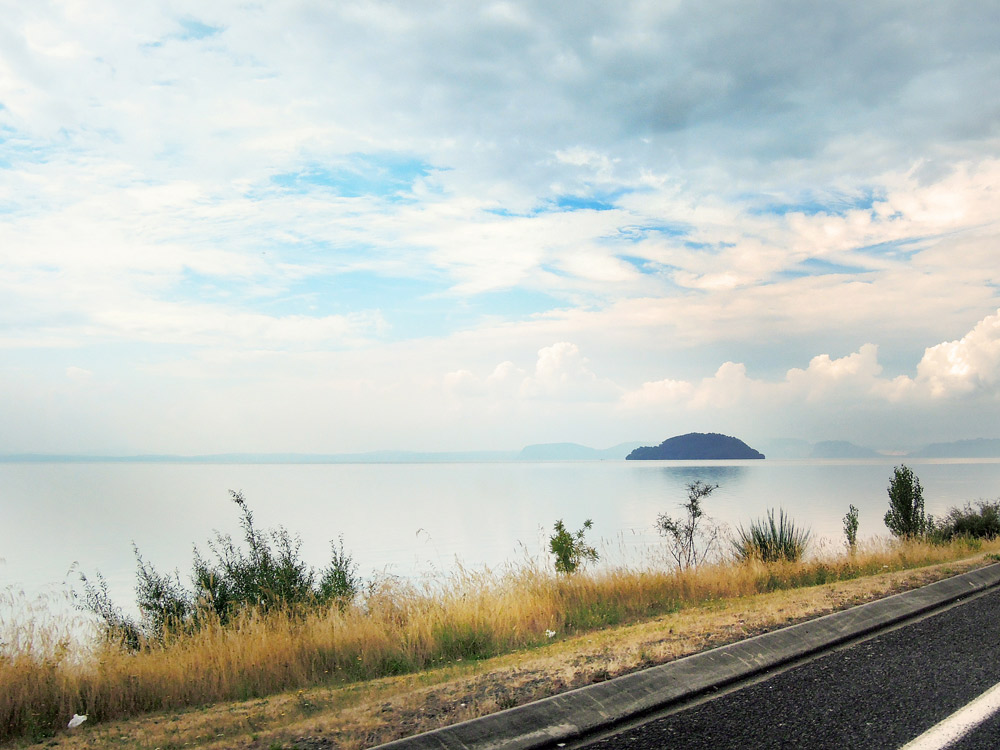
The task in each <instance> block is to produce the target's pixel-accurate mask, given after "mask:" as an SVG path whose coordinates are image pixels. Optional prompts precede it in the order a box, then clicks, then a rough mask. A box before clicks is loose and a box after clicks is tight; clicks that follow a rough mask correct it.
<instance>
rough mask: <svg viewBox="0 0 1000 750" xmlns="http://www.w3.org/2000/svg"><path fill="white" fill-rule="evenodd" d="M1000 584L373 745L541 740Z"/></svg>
mask: <svg viewBox="0 0 1000 750" xmlns="http://www.w3.org/2000/svg"><path fill="white" fill-rule="evenodd" d="M998 584H1000V565H997V564H994V565H990V566H988V567H985V568H980V569H979V570H973V571H971V572H969V573H964V574H962V575H960V576H955V577H954V578H946V579H945V580H943V581H937V582H936V583H932V584H930V585H928V586H924V587H922V588H919V589H914V590H912V591H905V592H903V593H902V594H896V595H894V596H890V597H887V598H885V599H880V600H878V601H875V602H870V603H868V604H863V605H861V606H858V607H852V608H851V609H845V610H842V611H840V612H834V613H832V614H829V615H825V616H823V617H819V618H817V619H815V620H809V621H807V622H802V623H799V624H798V625H792V626H790V627H787V628H782V629H781V630H774V631H771V632H769V633H764V634H763V635H758V636H755V637H753V638H748V639H747V640H745V641H740V642H738V643H732V644H730V645H728V646H722V647H720V648H716V649H712V650H711V651H704V652H702V653H699V654H694V655H692V656H688V657H685V658H683V659H678V660H677V661H672V662H669V663H667V664H662V665H660V666H657V667H651V668H649V669H644V670H642V671H641V672H633V673H632V674H627V675H623V676H621V677H617V678H615V679H613V680H608V681H607V682H601V683H598V684H596V685H588V686H587V687H582V688H578V689H576V690H571V691H569V692H566V693H562V694H560V695H554V696H552V697H550V698H544V699H542V700H540V701H536V702H534V703H529V704H526V705H524V706H518V707H516V708H511V709H507V710H506V711H500V712H499V713H495V714H490V715H489V716H483V717H481V718H478V719H472V720H469V721H463V722H462V723H461V724H454V725H452V726H449V727H443V728H441V729H435V730H434V731H431V732H425V733H423V734H418V735H415V736H413V737H406V738H404V739H401V740H396V741H395V742H390V743H388V744H385V745H379V748H378V750H390V749H391V750H431V749H433V750H441V749H442V748H446V749H451V750H493V749H494V748H505V749H507V748H519V749H526V748H540V747H547V746H551V745H553V744H555V743H557V742H566V741H568V740H570V739H573V738H576V737H579V736H581V735H583V734H586V733H588V732H593V731H596V730H598V729H602V728H606V727H609V726H611V725H613V724H616V723H618V722H621V721H624V720H626V719H628V718H630V717H634V716H638V715H641V714H644V713H649V712H651V711H655V710H658V709H663V708H667V707H669V706H670V705H672V704H675V703H678V702H681V701H684V700H687V699H690V698H694V697H697V696H698V695H700V694H703V693H706V692H709V691H711V690H714V689H718V688H721V687H724V686H726V685H729V684H731V683H733V682H736V681H738V680H744V679H747V678H749V677H752V676H754V675H756V674H758V673H760V672H764V671H766V670H769V669H774V668H777V667H779V666H782V665H784V664H787V663H789V662H792V661H795V660H796V659H801V658H803V657H806V656H810V655H812V654H815V653H817V652H819V651H823V650H824V649H828V648H831V647H833V646H836V645H838V644H841V643H844V642H846V641H849V640H852V639H854V638H858V637H860V636H864V635H868V634H870V633H872V632H874V631H876V630H880V629H882V628H886V627H889V626H891V625H894V624H897V623H900V622H902V621H905V620H907V619H910V618H912V617H916V616H918V615H921V614H924V613H926V612H929V611H931V610H934V609H937V608H939V607H943V606H945V605H947V604H950V603H952V602H954V601H957V600H959V599H962V598H963V597H966V596H969V595H971V594H976V593H978V592H981V591H985V590H986V589H989V588H992V587H993V586H996V585H998Z"/></svg>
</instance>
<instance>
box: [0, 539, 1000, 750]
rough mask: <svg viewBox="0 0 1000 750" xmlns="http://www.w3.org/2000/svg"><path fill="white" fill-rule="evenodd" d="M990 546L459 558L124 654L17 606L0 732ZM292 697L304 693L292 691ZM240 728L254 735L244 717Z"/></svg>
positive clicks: (472, 657)
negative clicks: (762, 555) (437, 569)
mask: <svg viewBox="0 0 1000 750" xmlns="http://www.w3.org/2000/svg"><path fill="white" fill-rule="evenodd" d="M997 551H1000V543H998V542H985V543H982V544H981V546H980V545H978V544H976V545H971V546H970V543H969V542H966V541H956V542H952V543H950V544H943V545H942V544H937V545H932V544H927V543H923V542H908V543H901V542H872V543H870V544H869V545H868V547H867V548H863V549H860V550H858V551H857V552H856V553H855V554H854V555H847V554H835V553H829V554H822V553H821V554H820V555H818V556H816V557H814V558H813V559H811V560H808V561H806V562H801V563H771V564H767V565H764V564H760V563H745V564H734V563H728V564H720V565H706V566H701V567H699V568H697V569H693V570H688V571H677V570H670V569H665V568H654V567H649V568H635V567H630V568H619V569H613V570H601V569H597V570H593V571H583V572H580V573H577V574H575V575H572V576H565V575H555V574H553V573H550V572H549V571H547V570H543V569H541V568H538V567H532V566H526V567H521V568H511V569H508V570H505V571H503V572H499V573H491V572H469V571H458V572H456V573H455V574H453V575H452V576H451V577H450V578H448V579H447V580H445V581H437V582H433V583H429V584H427V585H426V586H419V585H414V584H407V583H401V582H398V581H383V582H382V583H381V584H380V585H378V586H375V587H372V588H371V589H370V590H368V591H367V592H365V594H364V595H363V596H360V597H359V598H358V599H357V600H356V601H355V602H354V603H353V604H351V605H350V606H347V607H345V608H340V607H338V606H336V605H332V606H329V607H325V608H323V609H311V610H310V609H305V610H303V609H299V610H295V611H290V610H284V611H272V612H270V613H268V614H266V615H261V614H255V613H252V612H247V613H244V614H243V615H241V616H239V617H238V618H237V620H236V621H235V622H231V623H230V624H229V625H227V626H222V625H220V624H218V623H208V624H207V625H206V626H204V627H202V628H200V629H199V630H197V631H195V632H193V633H189V634H184V635H180V634H178V635H173V636H169V637H167V638H166V640H165V641H164V642H163V643H158V642H151V643H147V644H145V645H144V647H143V648H142V649H140V650H139V651H138V652H135V653H131V652H129V651H128V650H126V649H123V648H121V647H120V646H117V645H115V644H111V643H107V642H102V641H100V640H99V639H95V642H94V643H92V644H90V645H88V646H87V647H80V646H78V645H74V643H73V642H72V640H71V637H70V636H69V635H68V632H69V630H68V628H67V626H66V625H65V624H62V625H60V624H59V623H58V622H49V623H48V624H45V623H44V618H41V617H32V616H31V615H30V613H28V614H27V615H25V616H22V617H20V618H16V619H14V620H9V621H7V622H3V623H0V642H2V643H0V685H2V686H3V690H2V691H0V741H12V740H14V741H18V742H19V743H20V742H22V741H30V740H40V739H42V738H44V737H48V736H51V735H53V734H55V733H61V732H63V730H64V729H65V726H66V722H67V721H68V718H69V717H70V716H72V715H73V713H86V714H88V715H89V721H88V724H86V725H85V727H86V728H87V729H86V730H84V731H93V730H94V729H96V727H94V725H95V724H98V723H101V722H108V721H111V720H116V719H122V718H126V717H135V716H140V715H143V714H149V713H154V712H163V711H178V710H181V709H183V708H185V707H192V706H204V705H206V704H213V703H218V702H222V701H234V700H235V701H240V700H248V699H253V698H259V697H263V696H269V695H274V694H277V693H281V692H282V691H294V690H297V689H298V690H302V689H309V688H311V687H314V686H326V687H327V688H329V687H331V686H334V687H335V686H338V685H339V686H351V685H354V686H363V685H366V684H371V681H374V680H379V679H380V678H386V677H387V676H392V675H404V674H413V673H420V672H422V671H425V670H435V668H441V667H444V668H445V671H447V669H454V668H455V667H456V665H466V664H469V663H470V662H472V663H481V660H484V659H487V658H489V657H494V656H497V655H501V654H506V653H510V652H514V651H519V650H520V651H522V652H523V650H524V649H534V648H537V647H541V646H546V647H550V646H549V643H550V637H549V636H548V635H547V631H554V632H555V633H556V640H565V639H567V638H572V637H574V636H579V635H580V634H585V633H592V632H594V631H596V630H599V629H602V628H607V627H608V626H615V625H621V624H625V623H634V622H637V621H641V620H644V619H649V618H655V617H660V616H663V615H667V614H669V613H676V614H678V615H679V616H683V615H684V613H686V612H696V611H701V610H704V608H705V606H706V605H707V606H709V607H712V606H721V605H720V603H723V602H726V603H727V604H725V606H726V607H729V608H730V609H731V608H732V607H734V606H735V607H737V608H738V607H739V606H740V601H741V599H740V598H745V597H755V596H757V595H760V594H763V593H765V592H776V591H785V590H789V589H796V588H799V587H811V586H815V585H817V584H824V583H830V582H835V581H851V580H854V579H858V578H861V577H865V576H872V575H876V574H882V573H890V572H892V571H900V570H907V569H913V568H919V567H921V566H928V565H934V564H938V563H943V562H948V561H955V560H960V559H962V558H968V557H969V556H970V555H973V554H974V553H976V552H978V553H979V554H978V557H979V558H980V559H981V558H982V554H983V553H990V552H994V553H995V552H997ZM734 600H735V601H736V604H735V605H734V604H733V602H734ZM8 604H12V602H8ZM671 616H673V615H671ZM779 620H780V618H779ZM520 656H521V657H523V656H524V654H523V653H522V654H521V655H520ZM435 671H436V672H437V673H441V670H440V669H437V670H435ZM297 695H298V696H299V701H298V702H299V703H300V704H301V703H302V700H303V699H302V697H301V696H302V695H303V693H298V694H297ZM305 702H306V705H307V706H308V703H309V702H308V700H306V701H305ZM504 705H505V704H504V702H503V701H500V702H498V703H497V705H496V707H499V708H502V707H504ZM301 708H302V706H301V705H300V709H301ZM302 711H304V712H305V714H306V715H309V713H310V712H309V711H308V710H306V709H302ZM247 726H249V727H250V728H249V729H246V727H244V729H245V730H246V731H247V732H249V733H250V734H253V725H252V723H251V724H248V725H247ZM416 726H420V727H421V728H422V725H420V724H419V722H418V723H417V725H416ZM77 731H78V732H79V731H80V730H77ZM245 736H248V735H245ZM360 744H364V741H361V743H360ZM152 746H153V745H150V747H152ZM176 746H178V747H179V746H181V745H176Z"/></svg>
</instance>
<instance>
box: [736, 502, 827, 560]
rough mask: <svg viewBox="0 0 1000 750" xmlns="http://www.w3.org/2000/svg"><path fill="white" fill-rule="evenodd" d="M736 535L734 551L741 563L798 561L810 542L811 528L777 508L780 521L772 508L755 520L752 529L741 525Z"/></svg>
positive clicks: (751, 525)
mask: <svg viewBox="0 0 1000 750" xmlns="http://www.w3.org/2000/svg"><path fill="white" fill-rule="evenodd" d="M736 536H737V538H736V539H735V540H734V541H733V550H734V552H735V553H736V559H737V560H739V561H740V562H748V561H750V560H759V561H760V562H765V563H770V562H779V561H781V560H787V561H788V562H796V561H798V560H799V559H801V557H802V555H803V554H804V553H805V551H806V547H807V546H808V544H809V531H808V530H804V529H801V528H798V527H796V525H795V523H794V522H793V521H792V519H791V518H789V517H788V516H786V515H785V511H783V510H779V511H778V520H777V522H776V521H775V520H774V510H773V509H772V510H769V511H768V512H767V518H760V519H758V520H756V521H753V522H752V523H751V524H750V528H749V529H744V528H743V527H742V526H741V527H739V529H737V532H736Z"/></svg>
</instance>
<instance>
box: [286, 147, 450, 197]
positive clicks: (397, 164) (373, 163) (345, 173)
mask: <svg viewBox="0 0 1000 750" xmlns="http://www.w3.org/2000/svg"><path fill="white" fill-rule="evenodd" d="M431 169H432V167H431V165H430V164H428V163H426V162H424V161H421V160H420V159H415V158H412V157H407V156H401V155H393V154H351V155H349V156H348V157H347V159H346V160H345V161H344V162H342V163H340V164H335V165H323V164H311V165H309V166H307V167H305V168H304V169H301V170H299V171H297V172H285V173H283V174H276V175H274V176H273V177H271V182H272V183H273V184H274V185H276V186H277V187H279V188H282V189H284V190H287V191H289V192H294V193H309V192H313V191H314V190H329V191H331V192H333V193H336V194H337V195H339V196H342V197H344V198H360V197H362V196H377V197H381V198H386V197H392V196H396V195H399V194H400V193H405V192H407V191H409V190H411V189H412V187H413V183H414V182H416V181H417V180H418V179H420V178H422V177H426V176H427V175H428V174H430V172H431Z"/></svg>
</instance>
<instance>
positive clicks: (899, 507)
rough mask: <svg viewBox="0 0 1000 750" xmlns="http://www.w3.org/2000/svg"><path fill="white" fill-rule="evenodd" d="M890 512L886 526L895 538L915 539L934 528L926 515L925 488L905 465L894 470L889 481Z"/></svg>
mask: <svg viewBox="0 0 1000 750" xmlns="http://www.w3.org/2000/svg"><path fill="white" fill-rule="evenodd" d="M888 493H889V510H887V511H886V513H885V525H886V527H887V528H888V529H889V531H891V532H892V534H893V536H897V537H901V538H903V539H915V538H917V537H922V536H924V535H925V534H926V533H927V532H928V531H929V530H930V529H931V528H932V527H933V519H931V521H930V523H928V518H927V516H926V515H925V514H924V488H923V487H921V486H920V480H919V479H917V475H916V474H914V473H913V470H912V469H910V468H909V467H907V466H905V465H900V466H897V467H896V468H895V469H893V474H892V479H891V480H889V488H888Z"/></svg>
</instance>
